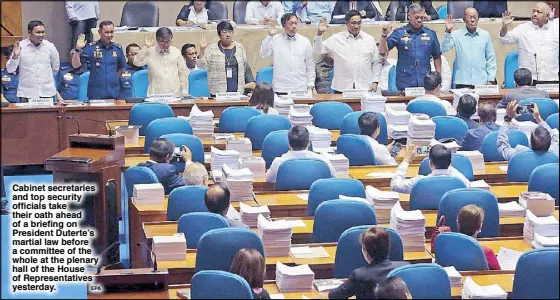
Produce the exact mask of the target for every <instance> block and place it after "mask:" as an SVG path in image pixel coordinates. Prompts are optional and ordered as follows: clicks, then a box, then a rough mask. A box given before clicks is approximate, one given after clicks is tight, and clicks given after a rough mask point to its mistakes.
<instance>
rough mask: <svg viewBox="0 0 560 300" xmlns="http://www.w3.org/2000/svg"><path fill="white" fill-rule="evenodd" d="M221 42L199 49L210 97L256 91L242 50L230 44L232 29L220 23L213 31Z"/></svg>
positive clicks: (245, 55) (232, 42) (240, 46)
mask: <svg viewBox="0 0 560 300" xmlns="http://www.w3.org/2000/svg"><path fill="white" fill-rule="evenodd" d="M216 30H217V32H218V36H219V37H220V40H219V41H218V42H217V43H213V44H210V45H208V48H207V49H206V50H205V51H204V52H203V51H202V49H201V50H200V57H199V60H198V61H199V67H200V68H204V69H207V70H208V90H209V91H210V94H211V95H216V94H217V93H225V92H244V90H245V89H250V90H252V89H254V88H255V78H254V77H253V73H252V71H251V67H250V66H249V63H247V54H246V52H245V48H244V47H243V45H241V44H240V43H237V42H234V41H233V26H232V25H231V23H230V22H229V21H222V22H220V24H218V26H217V28H216Z"/></svg>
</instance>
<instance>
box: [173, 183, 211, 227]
mask: <svg viewBox="0 0 560 300" xmlns="http://www.w3.org/2000/svg"><path fill="white" fill-rule="evenodd" d="M207 190H208V187H207V186H202V185H198V186H181V187H178V188H174V189H173V191H171V193H169V199H168V200H167V221H177V220H179V218H180V217H181V216H182V215H183V214H188V213H194V212H208V208H207V207H206V204H205V203H204V195H205V194H206V191H207Z"/></svg>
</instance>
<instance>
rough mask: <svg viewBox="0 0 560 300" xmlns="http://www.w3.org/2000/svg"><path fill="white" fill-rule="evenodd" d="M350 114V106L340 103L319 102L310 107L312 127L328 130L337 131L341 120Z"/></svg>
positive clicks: (340, 125)
mask: <svg viewBox="0 0 560 300" xmlns="http://www.w3.org/2000/svg"><path fill="white" fill-rule="evenodd" d="M351 112H352V108H351V107H350V105H348V104H346V103H342V102H319V103H317V104H314V105H313V106H312V107H311V110H310V111H309V113H311V115H312V116H313V125H315V126H317V127H320V128H326V129H329V130H339V129H340V127H342V119H344V117H345V116H346V115H347V114H349V113H351Z"/></svg>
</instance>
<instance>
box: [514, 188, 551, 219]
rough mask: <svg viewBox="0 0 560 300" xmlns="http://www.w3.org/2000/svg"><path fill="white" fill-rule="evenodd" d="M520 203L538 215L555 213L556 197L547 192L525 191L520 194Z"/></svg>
mask: <svg viewBox="0 0 560 300" xmlns="http://www.w3.org/2000/svg"><path fill="white" fill-rule="evenodd" d="M519 204H520V205H521V206H523V207H524V208H526V209H527V210H530V211H531V212H532V213H533V214H534V215H535V216H537V217H547V216H552V215H554V204H555V201H554V198H552V197H551V196H550V195H549V194H546V193H542V192H523V193H521V195H519Z"/></svg>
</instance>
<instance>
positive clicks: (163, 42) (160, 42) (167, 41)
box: [157, 40, 171, 44]
mask: <svg viewBox="0 0 560 300" xmlns="http://www.w3.org/2000/svg"><path fill="white" fill-rule="evenodd" d="M157 42H158V44H169V43H171V40H165V41H163V40H157Z"/></svg>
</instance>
